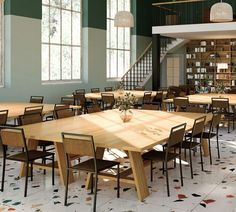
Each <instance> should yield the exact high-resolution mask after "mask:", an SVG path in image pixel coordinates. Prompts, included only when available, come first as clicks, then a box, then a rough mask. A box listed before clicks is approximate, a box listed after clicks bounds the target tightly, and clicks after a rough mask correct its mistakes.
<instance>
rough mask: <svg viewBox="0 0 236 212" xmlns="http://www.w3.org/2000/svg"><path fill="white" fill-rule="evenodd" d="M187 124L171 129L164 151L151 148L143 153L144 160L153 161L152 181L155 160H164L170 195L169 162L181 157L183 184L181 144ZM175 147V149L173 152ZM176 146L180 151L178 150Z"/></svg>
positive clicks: (168, 193)
mask: <svg viewBox="0 0 236 212" xmlns="http://www.w3.org/2000/svg"><path fill="white" fill-rule="evenodd" d="M185 128H186V124H181V125H178V126H175V127H173V128H172V129H171V131H170V135H169V139H168V141H167V148H166V149H165V150H164V151H156V150H151V151H149V152H147V153H144V154H143V155H142V157H143V159H144V160H149V161H150V162H151V167H150V168H151V169H150V172H151V181H153V161H155V162H164V170H165V172H166V185H167V195H168V196H170V189H169V179H168V166H167V164H168V162H169V161H173V160H175V159H176V158H179V162H180V178H181V186H183V174H182V164H181V146H182V142H183V138H184V133H185ZM173 148H174V149H175V151H174V152H173ZM176 148H177V149H178V152H176Z"/></svg>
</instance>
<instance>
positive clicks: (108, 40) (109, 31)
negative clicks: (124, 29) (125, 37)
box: [107, 19, 111, 47]
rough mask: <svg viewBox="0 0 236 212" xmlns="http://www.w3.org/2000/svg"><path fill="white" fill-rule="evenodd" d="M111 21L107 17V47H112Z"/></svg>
mask: <svg viewBox="0 0 236 212" xmlns="http://www.w3.org/2000/svg"><path fill="white" fill-rule="evenodd" d="M110 33H111V21H110V20H109V19H107V47H111V45H110V42H111V37H110Z"/></svg>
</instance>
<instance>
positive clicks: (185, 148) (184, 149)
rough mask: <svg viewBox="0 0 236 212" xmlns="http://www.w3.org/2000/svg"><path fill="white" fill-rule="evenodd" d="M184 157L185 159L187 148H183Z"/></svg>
mask: <svg viewBox="0 0 236 212" xmlns="http://www.w3.org/2000/svg"><path fill="white" fill-rule="evenodd" d="M184 159H185V160H186V159H187V149H186V148H184Z"/></svg>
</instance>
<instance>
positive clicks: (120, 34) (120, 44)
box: [118, 27, 125, 49]
mask: <svg viewBox="0 0 236 212" xmlns="http://www.w3.org/2000/svg"><path fill="white" fill-rule="evenodd" d="M124 42H125V41H124V29H123V28H120V27H119V28H118V49H124Z"/></svg>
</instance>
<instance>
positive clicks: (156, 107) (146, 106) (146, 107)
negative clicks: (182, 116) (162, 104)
mask: <svg viewBox="0 0 236 212" xmlns="http://www.w3.org/2000/svg"><path fill="white" fill-rule="evenodd" d="M142 109H143V110H159V109H160V108H159V105H152V104H143V105H142Z"/></svg>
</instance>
